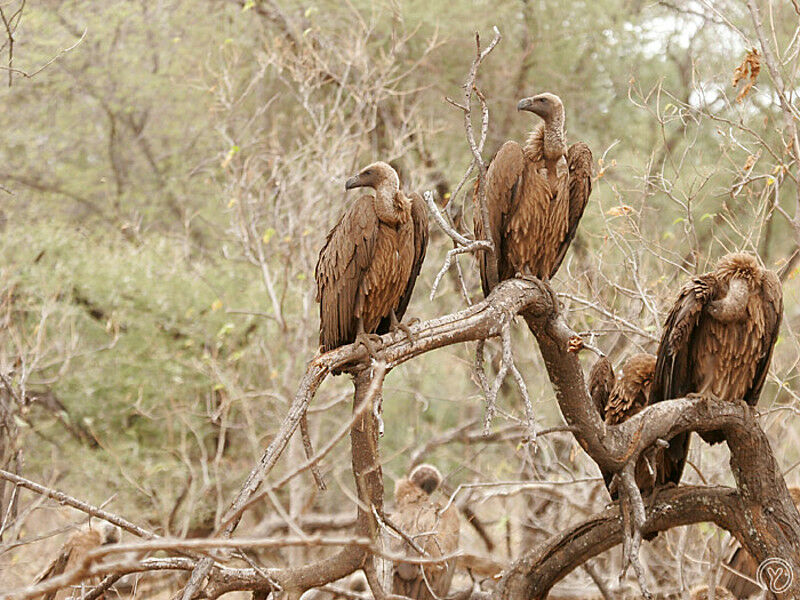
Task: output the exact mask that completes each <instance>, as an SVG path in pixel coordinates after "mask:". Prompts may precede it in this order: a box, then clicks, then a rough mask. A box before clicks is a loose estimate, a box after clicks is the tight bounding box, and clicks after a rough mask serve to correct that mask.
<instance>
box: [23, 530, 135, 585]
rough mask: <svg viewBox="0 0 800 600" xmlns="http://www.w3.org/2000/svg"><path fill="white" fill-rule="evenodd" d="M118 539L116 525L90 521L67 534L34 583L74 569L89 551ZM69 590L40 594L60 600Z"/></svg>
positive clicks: (118, 532) (118, 534) (118, 531)
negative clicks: (62, 543) (66, 537)
mask: <svg viewBox="0 0 800 600" xmlns="http://www.w3.org/2000/svg"><path fill="white" fill-rule="evenodd" d="M119 539H120V530H119V527H117V526H116V525H112V524H111V523H108V522H106V521H100V522H97V521H95V522H91V521H90V522H89V523H87V524H86V525H84V526H83V527H81V528H80V529H78V530H77V531H75V532H74V533H72V535H70V536H69V538H68V539H67V541H66V542H64V545H63V546H62V547H61V549H60V550H59V551H58V554H57V555H56V557H55V558H54V559H53V560H52V561H50V564H49V565H48V566H47V567H46V568H45V570H44V571H43V572H42V573H41V574H39V575H38V576H37V578H36V583H39V582H41V581H45V580H47V579H51V578H53V577H56V576H58V575H62V574H64V573H67V572H69V571H72V570H74V569H75V568H77V567H78V566H79V565H80V564H81V563H82V562H83V560H84V557H85V556H86V555H87V554H88V553H89V552H91V551H92V550H94V549H95V548H99V547H100V546H103V545H106V544H115V543H117V542H119ZM70 591H71V590H70V589H69V588H65V589H62V590H58V591H56V592H49V593H47V594H45V595H44V596H42V600H62V599H64V598H68V597H69V596H70V593H69V592H70Z"/></svg>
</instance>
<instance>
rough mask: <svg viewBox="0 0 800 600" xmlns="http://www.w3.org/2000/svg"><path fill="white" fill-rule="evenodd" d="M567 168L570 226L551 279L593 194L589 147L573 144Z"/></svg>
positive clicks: (569, 151) (580, 143)
mask: <svg viewBox="0 0 800 600" xmlns="http://www.w3.org/2000/svg"><path fill="white" fill-rule="evenodd" d="M567 166H568V168H569V225H568V228H567V236H566V237H565V238H564V241H562V242H561V245H560V246H559V249H558V254H557V255H556V260H555V264H554V265H553V268H552V269H551V272H550V277H551V278H552V277H554V276H555V274H556V272H557V271H558V268H559V267H560V266H561V263H562V262H563V261H564V257H565V256H566V255H567V250H568V249H569V246H570V244H571V243H572V240H573V239H575V232H576V231H577V230H578V223H579V222H580V220H581V217H582V216H583V211H584V210H585V209H586V204H587V203H588V202H589V196H590V195H591V193H592V151H591V150H589V146H587V145H586V144H584V143H583V142H577V143H575V144H572V146H570V147H569V150H568V151H567Z"/></svg>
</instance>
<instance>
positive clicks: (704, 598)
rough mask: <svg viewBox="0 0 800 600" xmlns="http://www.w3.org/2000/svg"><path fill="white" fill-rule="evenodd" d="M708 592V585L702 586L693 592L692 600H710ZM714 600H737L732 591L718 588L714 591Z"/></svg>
mask: <svg viewBox="0 0 800 600" xmlns="http://www.w3.org/2000/svg"><path fill="white" fill-rule="evenodd" d="M708 591H709V590H708V586H707V585H701V586H700V587H696V588H694V589H693V590H692V591H691V596H690V598H691V600H708V599H709V598H710V597H711V596H709V594H708ZM714 600H736V596H734V595H733V594H731V592H730V590H727V589H725V588H724V587H721V586H717V587H716V588H715V590H714Z"/></svg>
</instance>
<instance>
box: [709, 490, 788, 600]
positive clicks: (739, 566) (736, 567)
mask: <svg viewBox="0 0 800 600" xmlns="http://www.w3.org/2000/svg"><path fill="white" fill-rule="evenodd" d="M789 496H791V497H792V502H794V505H795V506H796V507H797V509H798V510H800V488H797V487H790V488H789ZM725 564H727V565H728V567H730V569H723V570H722V573H721V574H720V578H719V584H720V585H722V586H724V587H726V588H727V589H729V590H730V591H731V592H732V593H733V595H734V596H735V597H736V598H749V597H750V596H755V595H756V594H758V593H759V592H761V588H760V587H759V586H758V585H756V584H755V583H753V582H754V581H756V577H757V574H758V563H757V562H756V560H755V559H754V558H753V557H752V556H751V555H750V553H749V552H748V551H747V550H745V549H744V548H742V547H741V546H740V545H739V543H738V542H734V543H733V545H732V546H731V552H730V554H729V558H728V559H727V560H726V561H725ZM739 573H741V575H739ZM767 598H770V599H771V598H774V596H770V595H768V596H767Z"/></svg>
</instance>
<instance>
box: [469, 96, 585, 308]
mask: <svg viewBox="0 0 800 600" xmlns="http://www.w3.org/2000/svg"><path fill="white" fill-rule="evenodd" d="M517 110H526V111H530V112H532V113H534V114H536V115H538V116H539V117H541V118H542V120H543V121H544V123H541V124H539V125H538V126H537V127H536V129H534V130H533V131H532V132H531V134H530V136H529V137H528V141H527V142H525V145H524V146H521V145H520V144H518V143H517V142H506V143H505V144H503V146H502V147H501V148H500V150H499V151H498V152H497V154H496V155H495V157H494V159H493V160H492V163H491V164H490V165H489V170H488V172H487V174H486V208H487V209H488V213H489V215H488V216H489V219H488V220H489V229H490V231H489V232H488V236H487V232H485V231H484V227H483V219H482V216H481V208H480V206H478V205H477V199H478V195H477V193H476V194H475V195H474V196H473V198H474V201H475V204H476V205H475V207H474V211H473V220H474V229H475V237H476V238H477V239H487V238H488V239H491V240H492V242H493V243H494V245H495V260H496V262H497V276H498V278H499V281H503V280H505V279H509V278H511V277H514V276H515V275H517V274H523V275H534V276H536V277H538V278H540V279H549V278H551V277H552V276H553V275H555V273H556V271H557V270H558V267H559V266H560V265H561V261H563V260H564V255H565V254H566V252H567V248H568V247H569V245H570V242H572V239H573V238H574V237H575V230H576V229H577V228H578V221H579V220H580V218H581V216H582V215H583V210H584V208H585V207H586V202H587V201H588V199H589V194H591V192H592V179H591V177H592V152H591V151H590V150H589V147H588V146H587V145H586V144H584V143H583V142H578V143H576V144H573V145H572V146H570V147H569V149H567V145H566V143H565V132H564V105H563V104H562V103H561V99H560V98H559V97H558V96H556V95H554V94H539V95H538V96H533V97H531V98H525V99H523V100H520V102H519V104H517ZM491 259H492V256H491V255H490V254H489V253H486V252H482V253H481V254H480V259H479V264H480V271H481V284H482V286H483V293H484V295H485V296H488V295H489V292H490V291H491V289H492V287H493V285H495V283H496V282H492V281H491V279H492V278H493V274H491V275H490V273H491V271H490V264H489V262H488V261H489V260H491Z"/></svg>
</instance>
